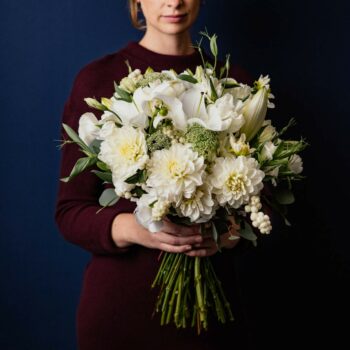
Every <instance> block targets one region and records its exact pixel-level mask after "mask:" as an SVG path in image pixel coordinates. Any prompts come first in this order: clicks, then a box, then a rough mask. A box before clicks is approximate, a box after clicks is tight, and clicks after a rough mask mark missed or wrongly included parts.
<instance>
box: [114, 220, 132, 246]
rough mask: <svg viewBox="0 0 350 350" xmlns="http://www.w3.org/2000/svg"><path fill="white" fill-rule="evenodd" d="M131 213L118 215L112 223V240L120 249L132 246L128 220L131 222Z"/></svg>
mask: <svg viewBox="0 0 350 350" xmlns="http://www.w3.org/2000/svg"><path fill="white" fill-rule="evenodd" d="M130 215H132V214H129V213H120V214H118V215H117V216H116V217H115V218H114V220H113V223H112V239H113V241H114V243H115V245H116V246H117V247H119V248H126V247H129V246H131V245H132V242H131V241H130V239H129V237H128V232H129V231H130V230H129V229H128V220H130Z"/></svg>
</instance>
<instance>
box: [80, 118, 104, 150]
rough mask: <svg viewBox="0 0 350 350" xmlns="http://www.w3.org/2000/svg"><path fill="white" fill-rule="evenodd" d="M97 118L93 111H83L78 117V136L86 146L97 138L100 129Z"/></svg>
mask: <svg viewBox="0 0 350 350" xmlns="http://www.w3.org/2000/svg"><path fill="white" fill-rule="evenodd" d="M97 125H98V120H97V118H96V117H95V115H94V114H93V113H90V112H88V113H84V114H83V115H82V116H81V117H80V119H79V128H78V134H79V137H80V138H81V139H82V140H83V141H84V143H86V144H87V145H88V146H90V144H91V143H92V142H93V141H94V140H95V139H96V138H97V136H98V133H99V131H100V129H99V127H98V126H97Z"/></svg>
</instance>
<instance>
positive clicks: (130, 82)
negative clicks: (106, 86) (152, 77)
mask: <svg viewBox="0 0 350 350" xmlns="http://www.w3.org/2000/svg"><path fill="white" fill-rule="evenodd" d="M142 78H143V75H142V74H141V71H140V69H135V70H133V71H132V72H130V73H129V75H128V76H127V77H125V78H123V79H122V80H121V82H120V87H121V88H122V89H123V90H125V91H127V92H129V93H133V92H134V91H135V90H136V88H137V83H138V82H139V81H140V80H141V79H142Z"/></svg>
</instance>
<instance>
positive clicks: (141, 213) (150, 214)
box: [134, 191, 168, 232]
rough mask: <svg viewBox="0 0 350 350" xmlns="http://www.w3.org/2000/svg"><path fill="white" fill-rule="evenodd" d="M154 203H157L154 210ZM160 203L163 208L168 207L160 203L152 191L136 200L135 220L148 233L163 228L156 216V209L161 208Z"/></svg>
mask: <svg viewBox="0 0 350 350" xmlns="http://www.w3.org/2000/svg"><path fill="white" fill-rule="evenodd" d="M155 203H158V205H157V207H156V208H154V204H155ZM160 203H162V206H163V207H166V208H167V207H168V203H165V202H163V201H161V200H160V199H159V198H158V197H157V195H156V193H155V192H154V191H151V192H150V193H145V194H143V195H142V196H141V197H140V198H139V199H138V200H137V206H136V208H135V210H134V215H135V218H136V220H137V222H138V223H139V224H140V225H142V226H143V227H145V228H146V229H147V230H149V231H150V232H158V231H160V230H161V227H162V226H163V221H162V219H161V218H160V217H159V215H158V214H159V212H158V211H159V210H158V209H159V207H160V206H161V205H160ZM152 207H153V208H152ZM155 211H156V213H155ZM154 214H156V215H154ZM164 214H165V213H164Z"/></svg>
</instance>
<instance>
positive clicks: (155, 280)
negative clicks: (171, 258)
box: [152, 254, 168, 288]
mask: <svg viewBox="0 0 350 350" xmlns="http://www.w3.org/2000/svg"><path fill="white" fill-rule="evenodd" d="M167 261H168V256H167V254H165V255H164V256H163V258H162V262H161V264H160V267H159V270H158V273H157V275H156V277H155V279H154V281H153V283H152V288H154V287H155V286H156V285H157V284H158V281H159V280H160V278H161V275H164V272H165V270H164V266H165V265H166V262H167Z"/></svg>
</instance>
